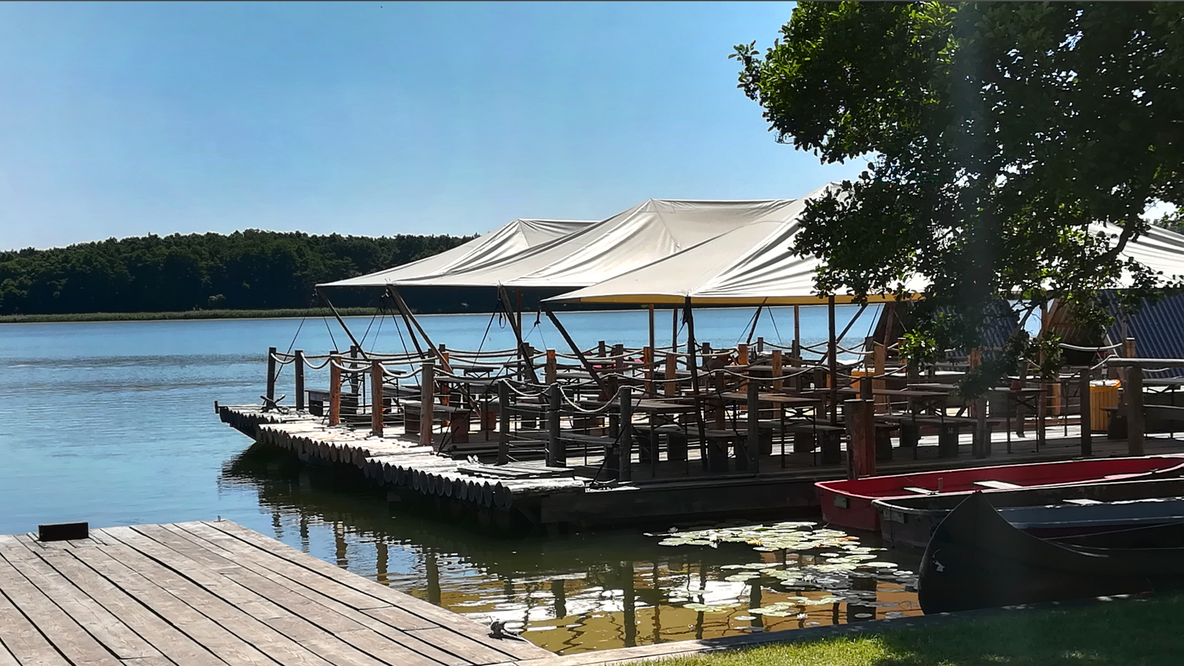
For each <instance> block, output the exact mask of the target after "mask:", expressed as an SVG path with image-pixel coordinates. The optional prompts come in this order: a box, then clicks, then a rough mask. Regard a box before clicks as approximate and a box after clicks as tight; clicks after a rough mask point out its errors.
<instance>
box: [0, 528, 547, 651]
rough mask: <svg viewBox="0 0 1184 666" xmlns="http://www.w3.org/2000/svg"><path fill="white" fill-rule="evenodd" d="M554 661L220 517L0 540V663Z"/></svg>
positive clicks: (1, 537)
mask: <svg viewBox="0 0 1184 666" xmlns="http://www.w3.org/2000/svg"><path fill="white" fill-rule="evenodd" d="M550 654H551V653H550V652H547V651H546V650H543V649H542V648H539V647H537V646H534V645H532V644H529V643H526V642H524V641H499V640H495V639H493V638H490V637H488V631H487V629H486V628H485V627H484V626H482V625H481V624H479V623H476V622H474V621H472V620H469V619H467V618H464V617H462V616H459V615H456V614H454V613H451V612H449V611H447V610H445V609H442V608H438V607H436V606H434V605H431V604H429V603H427V602H425V601H423V600H420V599H416V598H414V597H411V596H409V595H406V594H404V593H402V592H399V591H397V590H394V589H391V588H389V587H386V586H383V585H380V584H379V583H376V582H374V581H370V580H366V579H364V578H362V577H360V576H357V575H355V574H352V573H349V572H348V571H345V570H343V569H340V568H338V567H336V566H333V565H332V564H330V563H328V562H323V561H321V560H318V559H316V558H313V557H310V556H308V555H306V554H304V553H301V552H300V551H298V550H296V549H294V548H291V547H289V546H286V545H284V544H281V543H279V542H277V541H274V540H271V539H268V538H267V537H265V536H263V535H261V534H258V533H256V532H253V531H251V530H248V529H246V528H244V527H241V526H238V525H236V524H234V523H229V522H225V521H218V522H194V523H180V524H169V525H137V526H131V527H112V528H104V529H94V530H91V533H90V538H87V539H77V540H70V541H62V542H49V543H42V542H40V541H37V539H36V537H35V536H34V535H28V534H25V535H16V536H13V535H0V666H29V665H37V666H63V665H71V666H80V665H82V664H86V665H88V666H89V665H95V666H190V665H193V666H228V665H238V664H245V665H247V666H288V665H291V666H489V665H493V664H508V663H513V662H515V661H518V660H519V659H523V658H530V659H539V658H542V657H545V656H550Z"/></svg>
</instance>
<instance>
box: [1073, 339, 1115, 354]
mask: <svg viewBox="0 0 1184 666" xmlns="http://www.w3.org/2000/svg"><path fill="white" fill-rule="evenodd" d="M1121 346H1122V343H1121V342H1116V343H1114V344H1112V345H1104V346H1101V347H1082V346H1080V345H1071V344H1069V343H1067V342H1062V343H1060V348H1061V349H1068V350H1069V351H1079V352H1099V353H1100V352H1104V351H1113V350H1115V349H1118V348H1119V347H1121Z"/></svg>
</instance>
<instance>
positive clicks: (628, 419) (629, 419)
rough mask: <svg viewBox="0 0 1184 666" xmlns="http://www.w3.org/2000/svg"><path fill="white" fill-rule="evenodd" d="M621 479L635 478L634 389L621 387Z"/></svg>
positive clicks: (627, 480) (625, 480)
mask: <svg viewBox="0 0 1184 666" xmlns="http://www.w3.org/2000/svg"><path fill="white" fill-rule="evenodd" d="M620 395H621V402H620V404H621V446H620V450H621V477H620V479H621V481H624V482H629V481H632V480H633V389H632V388H630V387H628V386H622V387H621V392H620Z"/></svg>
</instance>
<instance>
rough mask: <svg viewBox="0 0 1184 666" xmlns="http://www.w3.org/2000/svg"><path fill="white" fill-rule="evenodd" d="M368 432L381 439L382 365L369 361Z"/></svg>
mask: <svg viewBox="0 0 1184 666" xmlns="http://www.w3.org/2000/svg"><path fill="white" fill-rule="evenodd" d="M370 432H371V434H373V435H375V436H376V437H382V363H380V362H379V361H377V360H375V361H370Z"/></svg>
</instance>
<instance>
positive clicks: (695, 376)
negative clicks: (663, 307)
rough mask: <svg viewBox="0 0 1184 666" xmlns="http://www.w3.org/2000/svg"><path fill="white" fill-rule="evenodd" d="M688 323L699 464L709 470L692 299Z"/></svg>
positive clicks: (689, 363) (688, 360)
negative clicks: (696, 357) (696, 356)
mask: <svg viewBox="0 0 1184 666" xmlns="http://www.w3.org/2000/svg"><path fill="white" fill-rule="evenodd" d="M685 308H686V309H685V310H684V312H685V316H686V321H687V354H688V355H689V356H688V358H687V366H689V369H690V371H691V390H692V392H693V393H694V394H695V425H696V426H697V427H698V429H699V462H700V463H702V465H703V468H704V469H706V468H707V426H706V425H705V424H704V423H703V395H702V394H701V393H700V392H699V363H698V361H696V360H695V314H694V311H693V310H692V309H691V297H690V296H687V300H686V305H685Z"/></svg>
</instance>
